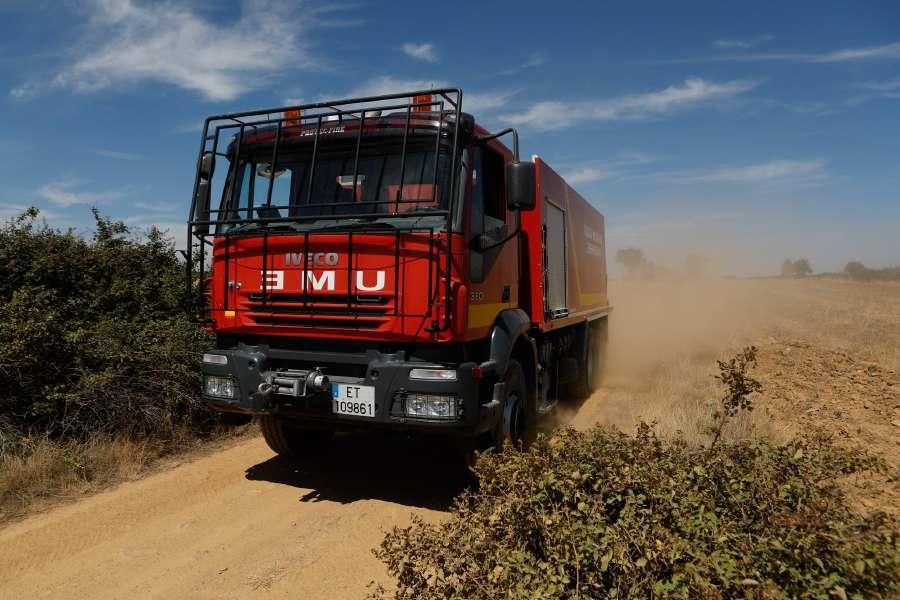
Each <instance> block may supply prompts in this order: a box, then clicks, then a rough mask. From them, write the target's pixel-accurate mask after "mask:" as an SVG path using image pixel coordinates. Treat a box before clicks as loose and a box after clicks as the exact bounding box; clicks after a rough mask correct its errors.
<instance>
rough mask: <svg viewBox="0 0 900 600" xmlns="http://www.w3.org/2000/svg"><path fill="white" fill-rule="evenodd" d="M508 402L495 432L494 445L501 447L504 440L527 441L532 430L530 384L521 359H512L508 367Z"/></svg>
mask: <svg viewBox="0 0 900 600" xmlns="http://www.w3.org/2000/svg"><path fill="white" fill-rule="evenodd" d="M504 383H505V384H506V385H505V387H506V402H505V403H504V407H503V418H502V419H501V420H500V423H498V424H497V429H496V431H495V433H494V447H495V448H496V449H498V450H499V449H500V448H501V447H502V446H503V443H504V442H509V443H510V444H519V443H527V442H528V440H529V434H530V432H531V426H532V423H531V420H532V419H531V415H529V414H528V386H527V384H526V383H525V373H524V371H523V370H522V365H521V364H520V363H519V361H517V360H515V359H512V360H510V361H509V364H508V365H507V367H506V377H504Z"/></svg>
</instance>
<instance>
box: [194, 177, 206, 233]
mask: <svg viewBox="0 0 900 600" xmlns="http://www.w3.org/2000/svg"><path fill="white" fill-rule="evenodd" d="M209 194H210V190H209V181H207V180H205V179H201V180H200V182H199V183H198V184H197V197H196V198H195V200H194V220H195V221H209ZM194 233H197V234H201V235H206V234H208V233H209V224H208V223H205V224H202V225H201V224H198V225H195V226H194Z"/></svg>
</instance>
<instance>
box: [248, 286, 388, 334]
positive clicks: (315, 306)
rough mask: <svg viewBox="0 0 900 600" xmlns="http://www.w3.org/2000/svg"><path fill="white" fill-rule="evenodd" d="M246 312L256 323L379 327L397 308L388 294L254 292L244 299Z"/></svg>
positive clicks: (299, 325)
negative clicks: (266, 293)
mask: <svg viewBox="0 0 900 600" xmlns="http://www.w3.org/2000/svg"><path fill="white" fill-rule="evenodd" d="M242 304H243V309H244V311H243V312H244V316H245V317H246V318H247V319H249V320H251V321H252V322H253V323H255V324H257V325H277V326H293V327H326V328H327V327H331V328H341V329H367V330H371V329H378V328H379V327H380V326H381V325H382V324H384V323H386V322H387V321H388V317H389V316H391V315H392V314H393V312H394V303H393V299H392V298H391V297H389V296H388V295H385V294H378V295H360V294H354V295H351V296H348V295H347V294H337V295H335V294H307V295H306V297H305V298H304V295H303V294H297V293H279V292H271V293H269V294H268V295H267V297H266V296H264V295H263V294H261V293H251V294H248V295H247V296H246V300H245V301H244V302H243V303H242Z"/></svg>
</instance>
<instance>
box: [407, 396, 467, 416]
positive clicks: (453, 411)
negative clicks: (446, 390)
mask: <svg viewBox="0 0 900 600" xmlns="http://www.w3.org/2000/svg"><path fill="white" fill-rule="evenodd" d="M459 415H460V410H459V402H458V401H457V398H456V396H448V395H443V394H417V393H409V394H407V396H406V416H407V417H418V418H422V419H456V418H458V417H459Z"/></svg>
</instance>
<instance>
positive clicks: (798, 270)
mask: <svg viewBox="0 0 900 600" xmlns="http://www.w3.org/2000/svg"><path fill="white" fill-rule="evenodd" d="M812 272H813V269H812V265H810V264H809V261H808V260H806V259H805V258H798V259H797V260H795V261H794V277H806V276H807V275H812Z"/></svg>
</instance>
